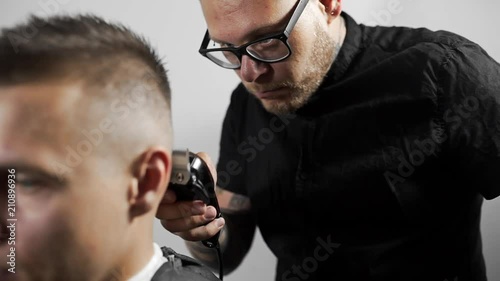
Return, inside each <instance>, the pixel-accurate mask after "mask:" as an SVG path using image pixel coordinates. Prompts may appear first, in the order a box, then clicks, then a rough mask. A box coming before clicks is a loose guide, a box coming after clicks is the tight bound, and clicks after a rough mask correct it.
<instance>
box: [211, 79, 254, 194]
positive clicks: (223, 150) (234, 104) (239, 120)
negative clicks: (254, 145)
mask: <svg viewBox="0 0 500 281" xmlns="http://www.w3.org/2000/svg"><path fill="white" fill-rule="evenodd" d="M247 95H248V94H247V93H246V91H245V90H244V88H243V86H242V85H240V86H239V87H238V88H236V90H235V91H234V92H233V94H232V96H231V102H230V104H229V107H228V109H227V111H226V116H225V118H224V122H223V125H222V134H221V140H220V150H219V151H220V152H219V161H218V162H217V185H218V186H219V187H221V188H223V189H225V190H228V191H231V192H234V193H238V194H241V195H248V192H247V189H246V185H245V179H244V176H245V168H246V167H245V165H246V161H245V160H244V158H243V157H242V155H241V153H239V152H238V145H239V144H240V143H242V140H241V135H242V134H243V133H242V130H244V129H245V127H246V126H245V124H243V123H244V122H245V121H244V120H245V101H246V98H245V97H246V96H247Z"/></svg>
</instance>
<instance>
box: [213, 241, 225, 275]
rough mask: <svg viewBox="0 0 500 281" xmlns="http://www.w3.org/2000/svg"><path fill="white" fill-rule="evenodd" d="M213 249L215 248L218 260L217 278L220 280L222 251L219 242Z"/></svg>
mask: <svg viewBox="0 0 500 281" xmlns="http://www.w3.org/2000/svg"><path fill="white" fill-rule="evenodd" d="M215 250H217V260H218V261H219V279H220V280H221V281H222V278H223V277H224V265H223V264H222V252H221V250H220V246H219V243H217V245H215Z"/></svg>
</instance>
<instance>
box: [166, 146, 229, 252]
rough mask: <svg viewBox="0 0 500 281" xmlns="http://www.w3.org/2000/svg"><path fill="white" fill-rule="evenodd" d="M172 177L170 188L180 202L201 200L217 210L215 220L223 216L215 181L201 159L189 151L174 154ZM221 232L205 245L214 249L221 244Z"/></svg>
mask: <svg viewBox="0 0 500 281" xmlns="http://www.w3.org/2000/svg"><path fill="white" fill-rule="evenodd" d="M172 159H173V160H172V162H173V163H172V175H171V176H170V183H169V186H168V188H169V189H172V190H173V191H174V192H175V194H176V196H177V200H179V201H194V200H201V201H203V202H205V204H207V205H210V206H213V207H214V208H215V210H217V215H216V217H215V218H220V217H221V216H222V214H221V212H220V208H219V203H218V202H217V196H216V195H215V186H214V179H213V177H212V174H211V173H210V170H209V168H208V166H207V164H206V163H205V161H203V160H202V159H201V158H200V157H198V156H197V155H196V154H194V153H192V152H190V151H189V150H187V149H186V150H185V151H182V150H174V151H173V152H172ZM219 235H220V231H219V232H217V234H216V235H214V236H213V237H211V238H209V239H207V240H203V241H202V242H203V244H204V245H205V246H207V247H209V248H214V247H216V246H217V244H218V242H219Z"/></svg>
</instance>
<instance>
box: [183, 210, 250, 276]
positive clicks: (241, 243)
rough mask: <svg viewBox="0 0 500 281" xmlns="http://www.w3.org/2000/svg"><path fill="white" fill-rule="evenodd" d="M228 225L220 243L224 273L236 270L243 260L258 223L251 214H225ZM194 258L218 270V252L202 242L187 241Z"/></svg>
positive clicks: (223, 230)
mask: <svg viewBox="0 0 500 281" xmlns="http://www.w3.org/2000/svg"><path fill="white" fill-rule="evenodd" d="M223 216H224V220H225V221H226V225H225V226H224V228H223V229H222V231H221V235H220V237H219V244H220V247H221V251H222V260H223V262H224V273H225V274H228V273H230V272H232V271H233V270H235V269H236V268H237V267H238V266H239V265H240V264H241V262H242V261H243V258H244V257H245V256H246V254H247V253H248V250H249V249H250V246H251V245H252V241H253V237H254V234H255V229H256V225H255V222H254V220H253V218H252V216H251V215H250V214H244V215H242V214H238V215H234V214H223ZM187 245H188V248H189V250H190V252H191V254H192V255H193V257H194V258H196V259H198V260H199V261H200V262H202V263H203V264H205V265H207V266H208V267H210V268H212V269H213V270H214V271H217V270H218V268H219V262H218V259H217V252H216V251H215V250H214V249H210V248H208V247H205V246H204V245H203V244H202V243H201V242H187Z"/></svg>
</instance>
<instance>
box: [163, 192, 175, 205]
mask: <svg viewBox="0 0 500 281" xmlns="http://www.w3.org/2000/svg"><path fill="white" fill-rule="evenodd" d="M176 200H177V195H175V192H174V191H173V190H170V189H167V191H165V194H164V195H163V198H162V199H161V203H169V204H172V203H174V202H175V201H176Z"/></svg>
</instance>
